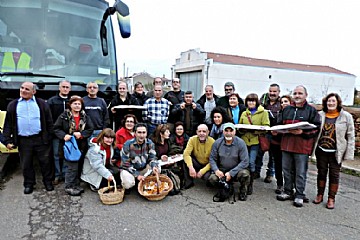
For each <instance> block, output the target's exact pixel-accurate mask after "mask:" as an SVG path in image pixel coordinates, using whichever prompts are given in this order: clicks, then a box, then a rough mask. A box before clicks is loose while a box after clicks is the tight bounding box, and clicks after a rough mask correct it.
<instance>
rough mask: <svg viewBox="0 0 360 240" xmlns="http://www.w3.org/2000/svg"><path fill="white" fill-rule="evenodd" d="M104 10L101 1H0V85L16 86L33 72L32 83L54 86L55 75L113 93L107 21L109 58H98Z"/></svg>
mask: <svg viewBox="0 0 360 240" xmlns="http://www.w3.org/2000/svg"><path fill="white" fill-rule="evenodd" d="M107 7H108V4H107V2H105V1H103V0H71V1H68V0H31V1H28V0H11V1H7V0H0V68H1V73H2V77H1V81H9V82H11V81H20V78H21V74H19V73H22V72H23V73H32V74H33V75H32V76H33V77H32V78H31V79H28V81H33V82H38V81H41V82H43V83H45V84H46V82H58V81H59V78H56V77H55V76H58V77H61V78H66V79H67V80H69V81H71V82H72V83H73V82H78V83H84V84H86V83H87V82H90V81H95V82H97V83H98V84H99V86H100V85H102V88H103V89H104V88H105V89H109V88H108V87H110V89H113V90H114V89H116V82H117V76H116V56H115V44H114V37H113V29H112V26H111V21H110V20H109V21H107V22H106V28H107V30H108V33H107V35H108V38H107V39H108V49H109V50H108V51H109V54H108V55H107V56H103V55H102V51H101V43H100V37H99V31H100V22H101V20H102V16H103V13H104V11H105V10H106V9H107ZM4 73H6V74H4ZM12 73H14V74H12ZM15 73H17V74H15ZM53 76H54V77H53ZM22 79H23V78H22Z"/></svg>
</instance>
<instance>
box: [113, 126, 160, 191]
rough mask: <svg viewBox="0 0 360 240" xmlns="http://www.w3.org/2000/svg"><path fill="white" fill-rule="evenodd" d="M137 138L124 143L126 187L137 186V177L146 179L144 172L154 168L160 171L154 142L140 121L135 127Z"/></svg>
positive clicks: (122, 153)
mask: <svg viewBox="0 0 360 240" xmlns="http://www.w3.org/2000/svg"><path fill="white" fill-rule="evenodd" d="M134 131H135V138H133V139H130V140H128V141H126V142H125V143H124V146H123V148H122V150H121V172H120V178H121V185H122V187H123V188H125V189H130V188H132V187H133V186H135V178H136V179H137V180H138V181H143V180H144V179H145V177H144V174H145V173H146V172H147V171H148V170H149V169H152V170H153V173H158V172H159V169H158V164H157V161H156V152H155V145H154V143H153V142H152V141H151V140H150V139H147V138H146V135H147V130H146V125H145V124H144V123H138V124H136V126H135V127H134Z"/></svg>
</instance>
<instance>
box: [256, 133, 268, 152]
mask: <svg viewBox="0 0 360 240" xmlns="http://www.w3.org/2000/svg"><path fill="white" fill-rule="evenodd" d="M259 144H260V148H261V150H262V151H263V152H267V151H269V150H270V139H269V138H268V137H266V135H260V136H259Z"/></svg>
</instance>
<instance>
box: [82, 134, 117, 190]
mask: <svg viewBox="0 0 360 240" xmlns="http://www.w3.org/2000/svg"><path fill="white" fill-rule="evenodd" d="M114 140H115V132H114V131H113V130H112V129H110V128H105V129H104V130H102V131H101V133H100V134H99V135H98V136H97V138H93V139H91V141H90V148H89V150H88V152H87V153H86V156H85V160H84V166H83V170H82V174H81V179H82V180H84V181H85V182H87V183H89V184H90V188H91V190H92V191H96V190H98V189H99V188H101V187H105V186H107V184H108V181H113V179H114V178H115V181H116V182H117V183H118V184H119V183H120V173H119V169H118V167H117V166H116V165H115V164H114V162H115V159H113V156H114V145H115V142H114Z"/></svg>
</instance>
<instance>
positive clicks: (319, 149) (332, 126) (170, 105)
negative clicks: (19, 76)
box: [4, 77, 355, 209]
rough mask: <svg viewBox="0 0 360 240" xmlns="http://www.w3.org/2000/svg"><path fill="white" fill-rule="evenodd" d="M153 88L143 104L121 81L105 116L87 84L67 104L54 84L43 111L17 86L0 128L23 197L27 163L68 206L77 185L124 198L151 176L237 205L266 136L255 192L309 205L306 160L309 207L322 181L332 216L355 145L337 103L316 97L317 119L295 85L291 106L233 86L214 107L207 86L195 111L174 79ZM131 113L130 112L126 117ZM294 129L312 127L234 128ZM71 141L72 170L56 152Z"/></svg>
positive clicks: (29, 87) (28, 86) (29, 182)
mask: <svg viewBox="0 0 360 240" xmlns="http://www.w3.org/2000/svg"><path fill="white" fill-rule="evenodd" d="M153 84H154V89H153V91H150V92H148V93H147V94H145V92H144V87H143V85H142V83H140V82H138V83H136V84H135V85H134V93H133V94H130V93H129V91H128V86H127V83H126V82H122V81H120V82H119V85H118V94H117V95H116V96H115V97H114V99H113V100H112V101H111V103H110V104H109V106H106V103H105V101H104V100H103V99H101V98H99V97H97V92H98V85H97V84H96V83H95V82H90V83H88V84H87V88H86V89H87V93H88V95H87V96H86V97H83V98H81V97H79V96H75V95H73V96H71V97H70V91H71V83H70V82H69V81H66V80H63V81H61V82H60V83H59V93H58V95H56V96H54V97H52V98H50V99H49V100H48V101H47V102H45V101H44V100H41V99H39V98H36V97H35V93H36V86H35V85H34V84H33V83H31V82H24V83H23V84H22V85H21V88H20V98H19V99H16V100H14V101H12V102H11V103H10V104H9V105H8V109H7V115H6V119H5V125H4V143H5V145H6V146H7V148H9V149H13V148H14V147H16V146H18V147H19V154H20V158H21V163H22V168H23V175H24V193H25V194H30V193H32V192H33V189H34V185H35V172H34V169H33V166H32V164H33V163H32V158H33V156H34V155H36V156H37V158H38V160H39V162H40V167H41V172H42V175H43V183H44V185H45V188H46V190H47V191H52V190H53V189H54V187H53V184H59V182H61V181H63V180H64V179H65V191H66V193H68V194H69V195H72V196H78V195H80V194H81V193H82V192H84V189H83V188H82V187H81V186H80V179H81V180H83V181H85V182H88V183H89V184H90V188H91V189H92V190H97V189H99V188H100V187H102V186H106V185H107V182H108V181H113V180H115V181H116V182H119V183H121V185H122V186H123V187H124V188H125V189H131V188H132V187H134V186H135V185H136V183H137V182H138V181H143V180H144V178H145V176H146V175H147V174H149V173H150V172H153V173H159V172H161V171H162V169H167V170H169V171H172V172H174V173H175V175H176V177H177V179H178V181H179V182H180V185H181V188H182V189H188V188H191V187H192V186H194V179H196V178H201V179H204V180H205V181H206V183H207V185H208V186H214V187H216V188H221V187H222V186H223V184H222V182H223V181H225V182H226V183H228V184H230V186H233V183H234V182H239V183H240V184H239V191H238V193H239V196H238V197H239V199H240V200H242V201H245V200H246V199H247V196H248V195H251V194H252V193H253V191H254V189H253V182H254V180H255V179H257V178H259V177H260V171H261V168H262V165H263V156H264V151H263V150H262V149H261V147H260V142H259V136H263V135H266V137H267V138H268V139H271V141H270V150H269V161H268V165H267V171H266V176H265V178H264V182H266V183H270V182H272V181H273V179H276V183H277V188H276V190H275V192H276V193H277V194H278V195H277V199H278V200H280V201H285V200H290V199H291V200H293V204H294V206H296V207H302V206H303V203H304V201H305V202H306V200H308V198H307V197H306V196H305V186H306V175H307V169H308V159H309V156H311V155H313V156H316V159H317V167H318V180H317V189H318V194H317V196H316V198H315V200H314V201H313V202H314V203H315V204H319V203H321V202H322V201H323V196H324V191H325V186H326V181H327V175H329V193H328V201H327V204H326V207H327V208H329V209H333V208H334V206H335V195H336V193H337V190H338V186H339V172H340V168H341V162H342V161H343V160H351V159H353V158H354V145H355V144H354V138H355V137H354V123H353V119H352V116H351V114H349V113H348V112H346V111H345V110H344V109H343V108H342V102H341V98H340V96H339V95H338V94H336V93H331V94H328V95H327V96H325V98H324V99H323V102H322V107H323V109H322V111H321V112H318V111H317V110H316V109H315V108H314V107H313V106H311V105H310V104H309V103H308V102H307V100H306V98H307V90H306V88H305V87H304V86H301V85H300V86H297V87H295V89H294V91H293V92H292V96H289V95H284V96H280V86H279V85H278V84H271V85H270V87H269V91H268V92H267V93H265V94H263V95H262V96H261V97H260V98H259V97H258V95H257V94H256V93H250V94H248V95H247V96H246V97H245V99H242V98H241V97H240V96H239V94H237V93H236V92H235V85H234V84H233V83H232V82H227V83H225V85H224V91H225V96H222V97H218V96H216V95H215V94H214V89H213V86H211V85H207V86H206V87H205V94H204V95H203V96H201V97H200V98H199V99H198V100H197V101H195V100H194V96H193V93H192V92H191V91H183V90H181V82H180V79H179V78H174V79H173V80H172V88H173V89H172V90H171V91H168V92H166V93H165V92H164V91H163V88H162V79H161V78H158V77H157V78H155V79H154V82H153ZM122 105H125V106H126V107H121V106H122ZM134 105H135V106H139V107H133V108H131V107H130V106H134ZM302 121H306V122H308V123H310V124H314V125H315V126H316V127H315V128H312V129H300V128H299V129H293V130H289V131H288V132H286V133H280V132H276V131H269V132H266V131H262V130H248V129H245V128H238V127H237V126H236V125H237V124H249V125H260V126H269V127H270V126H275V125H284V124H292V123H298V122H302ZM113 129H114V130H115V131H114V130H113ZM71 137H75V139H76V142H77V144H78V147H79V149H80V150H81V153H82V154H81V157H80V159H79V160H78V161H68V160H66V159H64V153H63V146H64V143H65V142H66V141H69V140H70V138H71ZM178 154H182V156H183V161H180V162H177V163H174V164H171V165H170V164H167V165H165V166H162V167H160V164H159V160H160V161H165V162H166V161H167V160H168V159H169V158H170V157H171V156H174V155H178ZM52 155H53V157H52ZM51 159H54V161H53V162H51ZM162 165H163V164H162ZM52 166H54V168H53V167H52ZM53 169H54V170H55V171H54V173H53Z"/></svg>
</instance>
